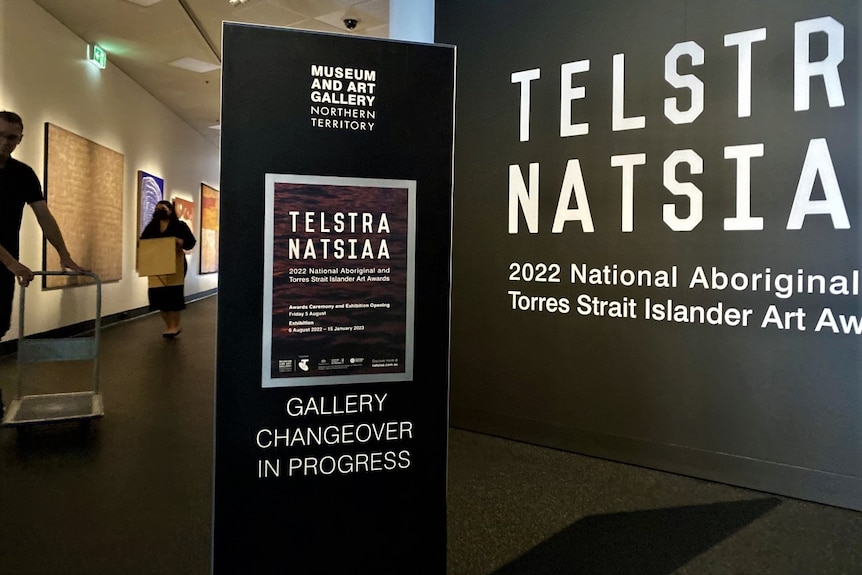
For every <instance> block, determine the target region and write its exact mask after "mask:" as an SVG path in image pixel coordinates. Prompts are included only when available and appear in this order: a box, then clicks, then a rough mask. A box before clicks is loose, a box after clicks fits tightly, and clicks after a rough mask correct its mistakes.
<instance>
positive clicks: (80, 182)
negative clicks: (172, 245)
mask: <svg viewBox="0 0 862 575" xmlns="http://www.w3.org/2000/svg"><path fill="white" fill-rule="evenodd" d="M124 163H125V158H124V156H123V154H121V153H119V152H116V151H114V150H111V149H109V148H106V147H105V146H102V145H100V144H97V143H95V142H92V141H90V140H87V139H86V138H83V137H81V136H78V135H77V134H74V133H72V132H70V131H68V130H65V129H63V128H60V127H59V126H55V125H54V124H51V123H47V122H46V123H45V176H44V185H45V199H46V200H47V201H48V205H49V206H50V207H51V213H52V214H53V215H54V218H55V219H56V220H57V224H59V226H60V229H61V230H62V232H63V238H64V240H65V241H66V246H67V247H68V248H69V253H70V254H71V255H72V258H74V260H75V261H76V262H77V263H78V264H79V265H80V266H82V267H84V268H85V269H88V270H92V271H93V272H95V273H97V274H98V275H99V277H100V279H101V280H102V282H110V281H118V280H120V279H121V278H122V277H123V251H122V250H123V178H124V174H125V167H124ZM42 242H43V256H42V263H43V267H44V269H46V270H59V269H60V256H59V255H58V254H57V251H56V250H55V249H54V248H53V247H50V246H48V245H47V244H48V242H47V239H45V238H44V237H43V240H42ZM87 283H92V280H91V279H90V278H89V277H87V276H43V279H42V287H43V288H45V289H56V288H63V287H68V286H74V285H82V284H87Z"/></svg>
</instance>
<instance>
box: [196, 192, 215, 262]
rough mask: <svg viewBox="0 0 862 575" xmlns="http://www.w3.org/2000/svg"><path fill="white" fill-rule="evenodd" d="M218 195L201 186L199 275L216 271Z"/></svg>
mask: <svg viewBox="0 0 862 575" xmlns="http://www.w3.org/2000/svg"><path fill="white" fill-rule="evenodd" d="M218 220H219V193H218V190H217V189H215V188H213V187H211V186H208V185H206V184H204V183H202V184H201V228H200V237H199V238H198V240H199V241H200V246H201V260H200V273H202V274H210V273H215V272H217V271H218V242H219V237H218V233H219V229H218V228H219V224H218Z"/></svg>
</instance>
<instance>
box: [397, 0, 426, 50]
mask: <svg viewBox="0 0 862 575" xmlns="http://www.w3.org/2000/svg"><path fill="white" fill-rule="evenodd" d="M389 37H390V38H391V39H393V40H411V41H414V42H428V43H431V42H434V0H389Z"/></svg>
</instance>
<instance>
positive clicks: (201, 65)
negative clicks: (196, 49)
mask: <svg viewBox="0 0 862 575" xmlns="http://www.w3.org/2000/svg"><path fill="white" fill-rule="evenodd" d="M168 64H169V65H171V66H176V67H177V68H182V69H183V70H189V71H191V72H198V73H200V74H203V73H204V72H212V71H213V70H218V69H219V68H221V66H219V65H218V64H210V63H209V62H204V61H202V60H196V59H194V58H180V59H179V60H174V61H173V62H168Z"/></svg>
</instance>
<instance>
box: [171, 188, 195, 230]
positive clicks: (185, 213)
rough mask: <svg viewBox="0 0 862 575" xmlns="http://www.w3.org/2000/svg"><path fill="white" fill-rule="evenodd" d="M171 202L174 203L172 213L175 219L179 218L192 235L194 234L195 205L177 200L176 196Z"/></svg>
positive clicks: (183, 200)
mask: <svg viewBox="0 0 862 575" xmlns="http://www.w3.org/2000/svg"><path fill="white" fill-rule="evenodd" d="M171 201H173V203H174V212H175V213H176V214H177V218H179V220H180V221H182V222H185V223H186V224H187V225H188V226H189V229H190V230H191V231H192V233H195V224H194V215H195V203H194V202H193V201H191V200H187V199H185V198H179V197H177V196H174V197H173V199H172V200H171Z"/></svg>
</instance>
